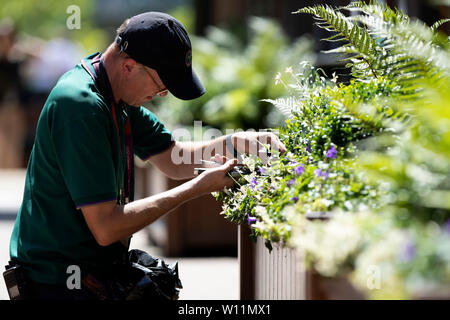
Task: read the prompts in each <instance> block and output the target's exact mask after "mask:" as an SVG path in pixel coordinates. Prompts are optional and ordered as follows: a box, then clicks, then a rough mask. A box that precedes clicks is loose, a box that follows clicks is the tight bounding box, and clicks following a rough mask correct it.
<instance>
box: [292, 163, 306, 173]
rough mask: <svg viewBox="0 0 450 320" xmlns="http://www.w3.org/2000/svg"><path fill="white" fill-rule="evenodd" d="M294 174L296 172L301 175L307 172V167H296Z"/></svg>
mask: <svg viewBox="0 0 450 320" xmlns="http://www.w3.org/2000/svg"><path fill="white" fill-rule="evenodd" d="M294 172H295V173H296V174H297V175H301V174H302V173H303V172H305V166H304V165H303V164H301V165H299V166H298V167H296V168H295V169H294Z"/></svg>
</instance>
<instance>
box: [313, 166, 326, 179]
mask: <svg viewBox="0 0 450 320" xmlns="http://www.w3.org/2000/svg"><path fill="white" fill-rule="evenodd" d="M314 174H315V175H316V177H323V178H324V179H325V180H327V179H328V171H327V170H322V169H316V170H314Z"/></svg>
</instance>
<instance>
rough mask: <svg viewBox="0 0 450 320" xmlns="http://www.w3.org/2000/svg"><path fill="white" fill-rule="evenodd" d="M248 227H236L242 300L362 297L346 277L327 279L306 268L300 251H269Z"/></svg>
mask: <svg viewBox="0 0 450 320" xmlns="http://www.w3.org/2000/svg"><path fill="white" fill-rule="evenodd" d="M249 236H250V229H249V227H248V226H246V225H240V226H239V237H238V242H239V252H238V259H239V276H240V277H239V282H240V299H241V300H317V299H320V300H324V299H326V300H334V299H345V300H355V299H358V300H359V299H365V297H364V295H363V294H362V293H361V292H358V291H357V290H356V289H355V288H354V287H353V286H352V285H351V284H350V283H349V282H348V281H347V280H346V279H327V278H324V277H321V276H319V275H318V274H315V273H313V272H310V271H307V270H306V267H305V262H304V258H303V255H302V252H300V251H298V250H293V249H288V248H283V247H281V246H279V245H277V244H274V245H273V250H272V252H269V250H268V249H267V248H266V247H265V245H264V241H263V239H262V238H261V237H258V239H257V241H256V243H254V242H253V241H252V240H251V239H250V238H249Z"/></svg>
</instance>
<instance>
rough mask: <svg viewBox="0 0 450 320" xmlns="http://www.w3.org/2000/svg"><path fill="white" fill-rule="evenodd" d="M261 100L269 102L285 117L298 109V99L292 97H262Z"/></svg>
mask: <svg viewBox="0 0 450 320" xmlns="http://www.w3.org/2000/svg"><path fill="white" fill-rule="evenodd" d="M261 101H264V102H269V103H271V104H272V105H273V106H274V107H275V108H277V109H278V110H279V111H280V112H281V114H283V115H284V116H286V117H292V115H293V111H298V109H300V104H301V102H300V101H297V100H295V99H292V98H278V99H275V100H273V99H262V100H261Z"/></svg>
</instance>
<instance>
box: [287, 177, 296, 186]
mask: <svg viewBox="0 0 450 320" xmlns="http://www.w3.org/2000/svg"><path fill="white" fill-rule="evenodd" d="M294 183H295V179H291V180H289V181H288V182H287V186H288V187H290V186H292V185H293V184H294Z"/></svg>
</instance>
